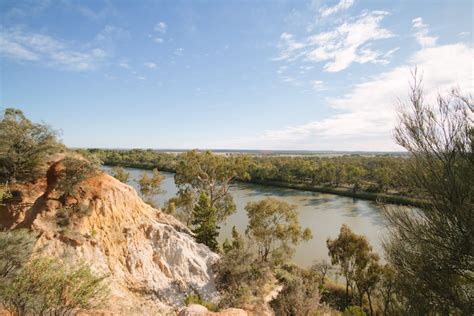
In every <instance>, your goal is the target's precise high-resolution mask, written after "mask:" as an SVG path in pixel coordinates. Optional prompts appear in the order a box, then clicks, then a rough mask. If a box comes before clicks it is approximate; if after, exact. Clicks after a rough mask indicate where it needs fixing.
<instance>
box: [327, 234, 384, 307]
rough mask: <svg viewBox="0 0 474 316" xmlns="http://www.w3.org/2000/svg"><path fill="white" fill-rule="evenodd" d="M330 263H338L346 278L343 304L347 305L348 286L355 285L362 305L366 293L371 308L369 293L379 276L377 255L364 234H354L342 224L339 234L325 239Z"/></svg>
mask: <svg viewBox="0 0 474 316" xmlns="http://www.w3.org/2000/svg"><path fill="white" fill-rule="evenodd" d="M327 246H328V250H329V256H330V257H331V263H332V264H333V265H338V266H339V268H340V272H341V274H342V275H343V276H344V277H345V279H346V295H345V302H346V304H345V306H348V305H349V287H351V288H353V286H354V285H355V286H356V288H357V293H358V296H359V305H360V306H362V303H363V297H364V295H365V294H367V296H368V299H369V305H370V308H371V310H372V303H371V297H370V295H371V293H372V291H373V290H374V288H375V287H376V285H377V282H378V281H379V277H380V269H381V268H380V266H379V265H378V260H379V257H378V255H376V254H374V253H373V252H372V247H371V246H370V245H369V242H368V241H367V238H366V237H365V236H360V235H357V234H354V233H353V232H352V231H351V229H350V228H349V227H347V226H346V225H342V227H341V230H340V232H339V236H338V237H337V238H336V239H334V240H332V239H328V240H327Z"/></svg>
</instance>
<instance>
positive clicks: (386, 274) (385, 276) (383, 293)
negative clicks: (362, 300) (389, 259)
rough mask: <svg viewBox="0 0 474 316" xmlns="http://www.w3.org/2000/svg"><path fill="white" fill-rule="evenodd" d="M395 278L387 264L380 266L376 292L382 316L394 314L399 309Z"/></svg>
mask: <svg viewBox="0 0 474 316" xmlns="http://www.w3.org/2000/svg"><path fill="white" fill-rule="evenodd" d="M396 277H397V276H396V274H395V271H394V270H393V268H392V267H391V266H390V265H389V264H386V265H384V266H382V270H381V274H380V283H379V286H378V287H377V292H378V296H379V297H380V301H381V302H382V314H383V315H392V314H395V311H396V310H398V309H399V307H398V306H397V303H398V299H397V292H398V290H397V288H396Z"/></svg>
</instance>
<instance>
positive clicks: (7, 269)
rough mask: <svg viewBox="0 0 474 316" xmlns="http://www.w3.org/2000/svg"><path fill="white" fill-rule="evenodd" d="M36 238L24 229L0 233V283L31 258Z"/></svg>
mask: <svg viewBox="0 0 474 316" xmlns="http://www.w3.org/2000/svg"><path fill="white" fill-rule="evenodd" d="M35 243H36V237H35V236H33V235H32V234H30V233H29V232H28V231H27V230H26V229H19V230H13V231H6V232H1V231H0V283H2V280H5V279H6V278H9V277H12V276H13V275H15V274H16V273H17V271H18V270H19V269H20V268H21V267H22V266H23V265H24V264H25V262H26V261H27V260H28V258H29V257H30V256H31V253H32V251H33V247H34V245H35Z"/></svg>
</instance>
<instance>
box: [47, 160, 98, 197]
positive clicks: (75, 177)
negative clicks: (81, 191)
mask: <svg viewBox="0 0 474 316" xmlns="http://www.w3.org/2000/svg"><path fill="white" fill-rule="evenodd" d="M61 164H62V165H63V167H64V168H63V170H62V171H61V173H60V175H59V178H58V181H57V184H56V189H57V190H58V191H59V192H62V197H61V200H62V201H63V203H64V202H65V200H66V198H67V197H68V196H71V195H74V194H75V193H76V189H77V187H78V185H79V184H80V183H81V182H82V181H84V180H86V179H88V178H90V177H93V176H94V175H96V174H97V173H98V172H99V170H100V162H99V161H98V160H97V159H94V157H88V158H83V157H73V156H67V157H66V158H64V159H63V160H61Z"/></svg>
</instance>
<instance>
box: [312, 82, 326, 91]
mask: <svg viewBox="0 0 474 316" xmlns="http://www.w3.org/2000/svg"><path fill="white" fill-rule="evenodd" d="M311 85H312V86H313V89H314V90H316V91H324V90H326V85H325V84H324V81H322V80H313V81H311Z"/></svg>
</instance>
